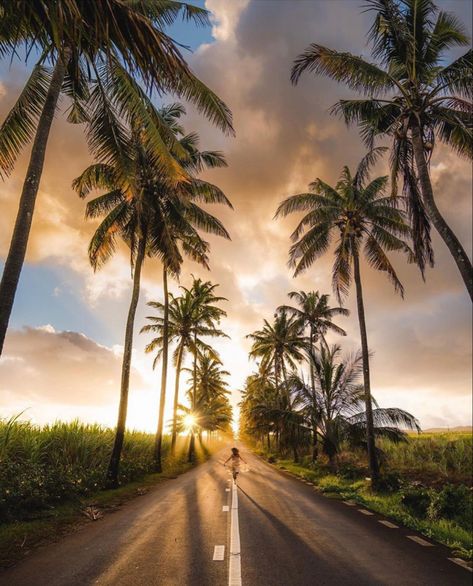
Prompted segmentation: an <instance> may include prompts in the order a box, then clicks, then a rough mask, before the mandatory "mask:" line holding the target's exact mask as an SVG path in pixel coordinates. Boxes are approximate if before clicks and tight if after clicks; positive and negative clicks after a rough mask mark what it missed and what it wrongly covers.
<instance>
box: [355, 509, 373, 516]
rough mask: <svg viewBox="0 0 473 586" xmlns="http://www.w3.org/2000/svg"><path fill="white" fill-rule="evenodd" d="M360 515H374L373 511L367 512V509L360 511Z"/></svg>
mask: <svg viewBox="0 0 473 586" xmlns="http://www.w3.org/2000/svg"><path fill="white" fill-rule="evenodd" d="M358 512H359V513H363V515H374V513H372V512H371V511H367V510H366V509H358Z"/></svg>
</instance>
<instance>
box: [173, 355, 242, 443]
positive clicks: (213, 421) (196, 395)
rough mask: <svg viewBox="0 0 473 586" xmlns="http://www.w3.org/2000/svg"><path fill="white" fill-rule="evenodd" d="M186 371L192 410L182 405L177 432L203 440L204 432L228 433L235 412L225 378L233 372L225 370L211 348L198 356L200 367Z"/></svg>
mask: <svg viewBox="0 0 473 586" xmlns="http://www.w3.org/2000/svg"><path fill="white" fill-rule="evenodd" d="M185 370H187V372H189V373H190V374H191V377H190V379H189V381H188V382H189V383H190V386H189V389H188V391H187V398H188V399H189V402H190V404H191V407H185V406H183V405H180V406H179V408H180V411H181V414H180V416H178V424H177V426H178V429H179V430H180V431H188V432H189V433H190V435H191V439H192V437H194V436H195V433H198V435H199V438H201V436H202V432H203V431H207V432H209V433H211V432H213V431H223V432H226V431H229V428H230V425H231V421H232V409H231V406H230V403H229V400H228V395H229V394H230V391H229V389H228V383H227V381H226V380H225V379H226V377H228V376H230V373H229V372H228V371H226V370H223V368H222V363H221V361H220V358H218V354H217V353H216V352H215V350H213V349H211V348H209V349H206V350H204V351H203V352H201V353H199V355H198V359H197V366H196V367H195V368H194V367H193V368H186V369H185ZM185 420H186V421H187V422H188V423H187V425H186V424H185ZM186 427H187V429H185V428H186Z"/></svg>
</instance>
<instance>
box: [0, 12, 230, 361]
mask: <svg viewBox="0 0 473 586" xmlns="http://www.w3.org/2000/svg"><path fill="white" fill-rule="evenodd" d="M179 14H182V16H183V17H184V18H186V19H192V20H194V21H195V22H196V23H198V24H208V13H207V11H205V10H202V9H200V8H198V7H195V6H191V5H187V4H186V3H184V2H175V1H174V0H167V1H166V2H131V3H130V2H123V1H122V0H103V1H101V2H90V1H89V0H58V1H56V2H53V3H51V2H45V1H44V0H12V1H9V2H3V3H2V4H1V6H0V55H11V56H12V58H13V57H15V56H16V55H18V49H19V48H20V47H22V46H25V47H26V54H27V56H28V57H30V56H32V55H37V54H38V53H39V55H40V57H39V61H38V63H37V64H36V66H35V67H34V68H33V72H32V74H31V76H30V78H29V79H28V81H27V83H26V86H25V88H24V90H23V91H22V93H21V94H20V96H19V98H18V100H17V102H16V104H15V105H14V106H13V108H12V110H11V111H10V113H9V114H8V115H7V117H6V119H5V121H4V122H3V124H2V126H1V128H0V176H7V175H9V174H10V173H11V171H12V170H13V168H14V165H15V162H16V159H17V157H18V155H19V153H20V152H21V150H22V149H23V148H24V147H25V146H26V145H27V144H29V143H30V142H33V146H32V151H31V156H30V161H29V165H28V169H27V172H26V177H25V181H24V184H23V190H22V193H21V197H20V201H19V209H18V214H17V218H16V222H15V227H14V231H13V235H12V240H11V243H10V249H9V252H8V255H7V259H6V262H5V266H4V269H3V275H2V280H1V282H0V354H1V352H2V350H3V344H4V340H5V335H6V331H7V328H8V322H9V319H10V315H11V311H12V308H13V303H14V299H15V294H16V289H17V286H18V282H19V279H20V273H21V270H22V267H23V263H24V259H25V255H26V249H27V244H28V238H29V233H30V228H31V222H32V219H33V214H34V208H35V203H36V196H37V193H38V189H39V184H40V180H41V175H42V172H43V167H44V159H45V154H46V147H47V143H48V139H49V134H50V130H51V125H52V121H53V118H54V115H55V113H56V111H57V109H58V104H59V97H60V94H61V92H62V93H64V94H65V95H67V96H68V97H69V98H71V99H72V106H71V108H70V111H69V115H68V120H69V121H70V122H74V123H79V122H87V115H86V109H85V106H84V104H85V103H87V102H88V101H89V100H94V99H97V98H94V96H93V95H90V94H89V89H88V84H89V83H90V82H91V81H93V80H94V84H95V86H96V92H95V93H98V94H99V95H100V98H99V99H101V100H103V99H104V87H103V86H104V85H110V80H113V83H114V84H116V86H117V87H118V88H119V89H120V91H122V90H123V84H120V83H117V82H119V81H120V78H121V80H123V78H124V77H128V78H130V77H131V76H135V77H139V78H141V79H142V80H143V81H144V83H145V84H146V86H147V88H148V89H149V90H152V89H154V90H157V91H159V92H160V93H166V92H169V91H172V92H173V93H174V94H175V95H177V96H180V97H183V98H185V99H189V100H191V101H192V102H194V103H195V104H196V106H197V107H198V109H199V110H201V111H202V112H203V113H204V114H205V115H206V116H207V117H208V118H209V119H210V120H211V121H212V122H214V123H216V124H217V125H218V126H220V127H221V128H222V129H223V130H225V131H229V132H232V126H231V114H230V111H229V110H228V108H227V107H226V106H225V104H224V103H223V102H222V101H221V100H220V99H219V98H218V97H217V96H216V95H215V94H213V93H212V92H211V91H210V90H209V89H208V88H207V87H206V86H205V85H204V84H203V83H202V82H201V81H200V80H199V79H198V78H196V77H195V75H194V74H193V73H192V72H191V71H190V69H189V68H188V66H187V64H186V62H185V60H184V59H183V57H182V55H181V54H180V52H179V50H178V48H177V45H176V43H175V42H174V41H173V40H172V39H171V38H170V37H169V36H168V35H167V34H165V33H164V30H163V29H164V27H165V26H167V25H170V24H172V23H173V22H174V21H175V20H176V18H177V17H178V15H179ZM48 63H49V64H50V65H51V67H52V70H51V69H50V68H48V67H47V64H48ZM127 89H128V90H130V89H134V88H133V84H130V83H129V84H128V86H127ZM140 93H142V90H140V91H139V92H135V91H132V92H130V91H128V92H127V95H126V96H125V98H126V99H122V100H121V104H122V108H123V112H122V114H124V113H125V112H128V113H129V112H130V110H133V109H136V108H138V109H142V107H141V100H140V95H139V94H140ZM115 98H116V99H117V100H119V99H120V97H119V96H117V95H116V96H115ZM122 98H123V96H122ZM106 111H107V110H105V112H106ZM145 118H146V117H145ZM142 122H143V128H144V129H145V130H146V132H147V133H148V134H150V140H151V141H152V142H153V143H154V145H155V147H156V148H157V149H158V150H159V152H160V156H161V157H162V158H163V160H166V161H167V163H168V164H169V165H170V167H171V168H172V166H173V164H172V158H171V156H170V154H169V153H168V152H167V149H166V148H165V145H164V142H163V140H162V139H161V137H160V134H159V130H160V129H161V130H162V128H160V129H159V128H156V127H155V121H153V120H152V119H151V118H150V117H149V116H148V117H147V120H145V119H143V120H142ZM102 125H103V127H104V128H105V127H106V128H107V129H108V130H110V128H109V127H110V121H109V120H108V117H107V115H106V114H104V116H103V118H102ZM104 128H103V129H104Z"/></svg>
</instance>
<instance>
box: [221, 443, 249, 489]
mask: <svg viewBox="0 0 473 586" xmlns="http://www.w3.org/2000/svg"><path fill="white" fill-rule="evenodd" d="M229 460H231V461H232V476H233V480H234V482H236V479H237V476H238V474H240V464H241V462H245V464H246V461H245V460H244V459H243V458H242V457H241V455H240V451H239V450H238V448H232V453H231V455H230V456H229V457H228V458H227V459H226V460H225V463H224V466H226V465H227V462H228V461H229Z"/></svg>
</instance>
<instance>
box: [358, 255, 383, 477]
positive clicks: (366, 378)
mask: <svg viewBox="0 0 473 586" xmlns="http://www.w3.org/2000/svg"><path fill="white" fill-rule="evenodd" d="M353 260H354V268H355V284H356V303H357V308H358V321H359V324H360V335H361V352H362V356H363V383H364V390H365V409H366V443H367V447H368V461H369V467H370V474H371V483H372V485H373V486H374V487H376V485H377V484H378V480H379V466H378V458H377V455H376V445H375V441H374V423H373V406H372V403H371V384H370V362H369V350H368V336H367V334H366V321H365V308H364V304H363V289H362V286H361V273H360V259H359V256H358V253H357V252H355V253H354V254H353Z"/></svg>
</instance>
